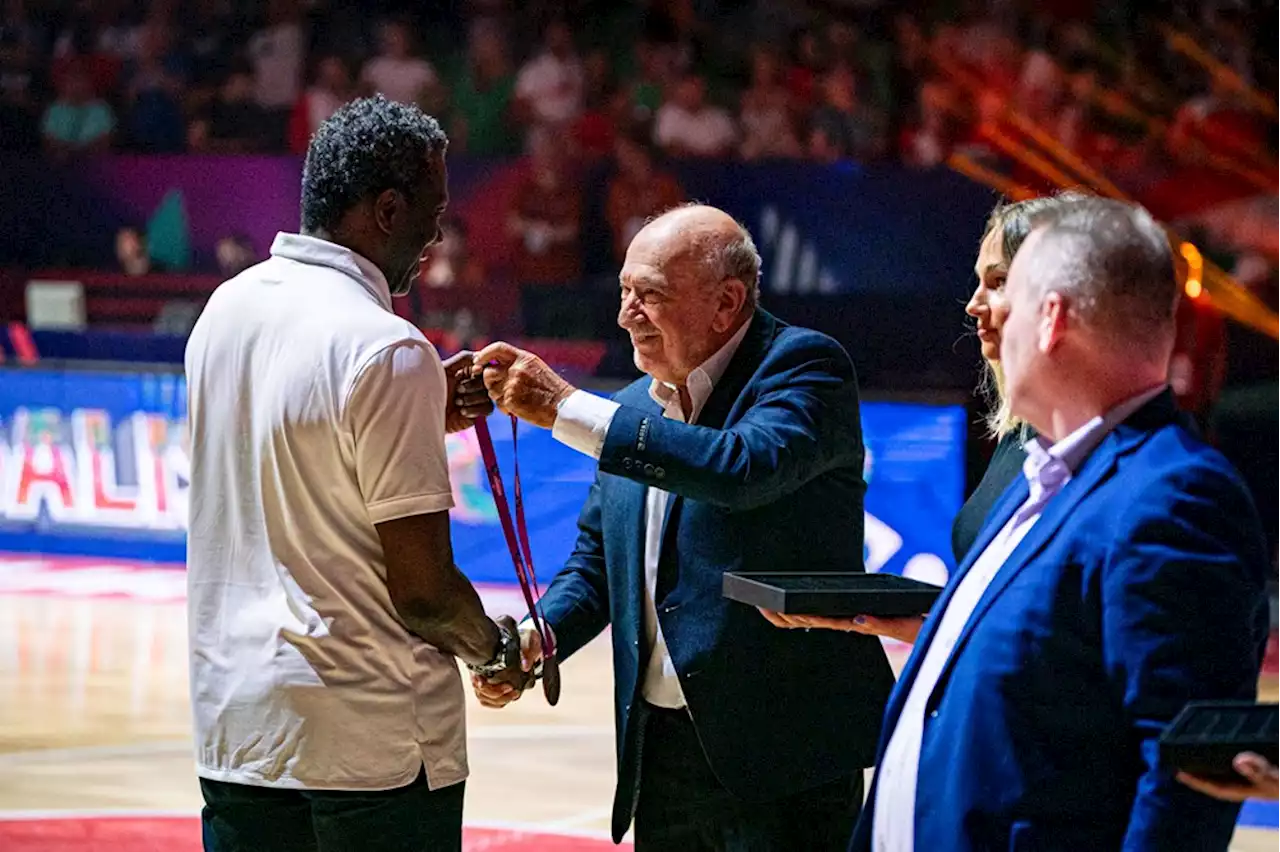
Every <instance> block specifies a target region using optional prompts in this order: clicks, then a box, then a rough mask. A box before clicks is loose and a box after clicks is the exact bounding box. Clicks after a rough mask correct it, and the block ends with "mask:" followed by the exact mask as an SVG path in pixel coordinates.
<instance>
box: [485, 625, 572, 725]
mask: <svg viewBox="0 0 1280 852" xmlns="http://www.w3.org/2000/svg"><path fill="white" fill-rule="evenodd" d="M498 624H500V625H503V626H507V625H511V626H514V625H515V622H514V620H513V619H512V618H511V617H510V616H507V615H504V616H502V617H501V618H499V619H498ZM516 631H518V635H519V639H520V653H519V657H518V659H510V660H506V661H504V662H506V663H507V665H506V666H505V667H504V668H502V669H501V670H500V671H494V672H480V671H477V670H476V669H474V668H472V670H471V688H472V689H474V690H475V692H476V698H478V699H480V704H481V705H483V706H484V707H492V708H495V709H497V708H501V707H506V706H507V705H508V704H510V703H511V702H512V701H516V700H517V699H519V698H520V696H521V695H524V693H525V690H527V689H529V688H530V687H531V686H533V684H534V683H536V682H537V679H538V674H539V665H540V664H541V662H542V638H541V637H540V636H539V635H538V631H537V630H535V629H534V627H533V625H532V624H524V625H521V626H520V627H519V628H516ZM554 638H555V637H552V640H553V641H554Z"/></svg>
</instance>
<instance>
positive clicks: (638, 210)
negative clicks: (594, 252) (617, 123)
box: [605, 134, 684, 263]
mask: <svg viewBox="0 0 1280 852" xmlns="http://www.w3.org/2000/svg"><path fill="white" fill-rule="evenodd" d="M614 157H615V161H616V162H617V166H618V169H617V172H616V173H615V174H614V175H613V177H612V178H610V179H609V185H608V190H607V192H608V198H607V200H606V202H605V218H606V219H607V220H608V221H609V230H610V232H611V233H612V234H613V257H614V259H615V260H616V261H618V263H622V261H623V260H624V259H625V258H626V255H627V246H629V245H631V240H632V238H634V237H635V235H636V234H638V233H639V232H640V229H641V228H643V227H644V225H645V223H646V222H648V221H649V220H650V219H651V218H653V217H654V216H657V215H659V214H660V213H665V212H666V211H668V210H671V209H672V208H674V207H675V206H676V205H678V204H680V203H681V202H682V201H684V190H683V189H681V187H680V184H679V182H678V181H677V180H676V179H675V176H673V175H672V174H670V173H669V172H665V171H658V170H657V169H655V168H654V166H653V154H652V152H651V151H650V150H649V144H648V140H646V139H644V138H642V137H640V136H638V135H626V134H623V135H622V136H619V137H618V140H617V142H616V143H615V145H614Z"/></svg>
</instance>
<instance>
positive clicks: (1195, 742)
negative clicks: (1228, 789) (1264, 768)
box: [1160, 701, 1280, 781]
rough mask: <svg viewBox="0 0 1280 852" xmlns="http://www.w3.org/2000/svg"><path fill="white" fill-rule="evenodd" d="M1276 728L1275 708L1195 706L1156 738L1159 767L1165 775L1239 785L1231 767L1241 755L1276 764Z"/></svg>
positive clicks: (1235, 703)
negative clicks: (1185, 775)
mask: <svg viewBox="0 0 1280 852" xmlns="http://www.w3.org/2000/svg"><path fill="white" fill-rule="evenodd" d="M1278 726H1280V715H1278V714H1277V705H1275V704H1255V703H1253V702H1251V701H1193V702H1191V703H1190V704H1188V705H1187V706H1186V707H1184V708H1182V712H1181V713H1179V714H1178V716H1177V718H1176V719H1174V720H1173V721H1172V722H1171V723H1169V727H1167V728H1165V730H1164V733H1163V734H1161V735H1160V761H1161V763H1163V764H1164V765H1165V766H1166V767H1168V768H1169V769H1175V770H1181V771H1183V772H1189V773H1191V774H1193V775H1202V776H1207V777H1210V778H1222V779H1227V780H1233V781H1238V780H1240V776H1239V775H1238V774H1237V773H1236V771H1235V770H1234V769H1232V768H1231V761H1232V759H1233V758H1234V757H1235V756H1236V755H1237V754H1239V753H1240V752H1242V751H1251V752H1253V753H1254V754H1260V755H1262V756H1263V757H1265V758H1266V759H1267V760H1269V761H1271V762H1272V763H1273V764H1274V763H1277V762H1280V756H1278V755H1277V753H1276V752H1277V739H1278V734H1277V727H1278Z"/></svg>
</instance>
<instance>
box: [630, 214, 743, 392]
mask: <svg viewBox="0 0 1280 852" xmlns="http://www.w3.org/2000/svg"><path fill="white" fill-rule="evenodd" d="M684 239H686V238H685V236H684V235H683V234H682V233H681V232H680V231H679V230H674V231H673V230H671V229H667V228H662V227H655V226H653V225H650V226H648V227H646V228H644V229H643V230H641V231H640V233H639V234H637V235H636V238H635V239H634V240H632V241H631V245H630V247H629V248H628V249H627V257H626V260H625V261H624V263H623V266H622V272H621V274H620V275H619V280H620V282H621V285H622V309H621V310H620V311H619V313H618V325H620V326H622V328H623V329H625V330H626V332H627V334H629V335H630V336H631V346H632V347H633V349H634V358H635V364H636V367H637V368H638V369H640V370H641V371H643V372H645V373H647V374H649V375H650V376H652V377H653V378H655V379H657V380H658V381H660V382H667V383H669V384H673V385H681V384H683V383H684V381H685V379H687V378H688V376H689V374H690V373H691V372H693V371H694V370H695V369H697V368H698V366H700V365H701V364H702V363H703V362H704V361H706V360H707V359H708V358H710V357H711V356H712V355H713V354H715V351H716V349H717V348H718V346H717V343H718V342H719V338H720V336H722V335H723V334H724V332H725V331H726V330H727V329H728V328H729V327H731V325H732V322H733V315H734V314H736V312H737V311H736V309H735V307H734V305H735V304H736V305H737V306H741V304H742V302H741V299H736V300H735V299H734V297H733V296H732V295H730V294H728V293H726V287H728V286H736V287H742V286H743V285H742V284H741V283H740V282H737V281H736V280H728V279H726V280H725V281H715V280H712V279H713V278H714V276H715V273H714V271H713V270H712V268H711V266H710V264H707V263H705V262H704V261H703V260H702V259H700V258H698V257H697V256H696V254H694V253H692V252H688V251H682V249H684V246H683V245H682V241H683V240H684Z"/></svg>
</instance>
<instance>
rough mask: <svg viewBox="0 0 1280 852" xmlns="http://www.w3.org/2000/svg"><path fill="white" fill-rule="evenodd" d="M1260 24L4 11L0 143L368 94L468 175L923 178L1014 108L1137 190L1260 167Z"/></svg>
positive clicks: (189, 4) (1015, 2) (478, 4)
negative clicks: (433, 122) (437, 132)
mask: <svg viewBox="0 0 1280 852" xmlns="http://www.w3.org/2000/svg"><path fill="white" fill-rule="evenodd" d="M1275 21H1276V18H1275V4H1274V3H1251V4H1242V3H1233V2H1225V0H1218V2H1213V0H1205V2H1195V3H1191V2H1184V3H1171V2H1161V0H1156V1H1155V2H1145V3H1144V2H1138V0H1125V2H1119V3H1111V4H1100V3H1095V2H1092V0H1075V2H1072V0H1054V2H1026V0H973V1H972V2H968V0H932V2H916V3H909V4H903V3H890V2H887V0H826V2H803V0H788V1H787V2H779V0H752V2H733V0H642V2H610V0H562V2H546V0H541V2H532V3H515V2H509V0H455V2H451V3H430V4H411V3H408V2H401V3H395V2H382V3H366V4H360V5H359V6H358V7H357V6H350V5H344V4H340V3H338V2H330V0H311V1H310V2H305V0H268V2H265V3H261V2H247V0H43V2H42V0H5V2H4V18H3V24H2V26H0V144H3V145H5V146H6V147H22V146H31V147H34V146H38V145H43V146H44V147H46V148H47V149H49V150H51V151H56V152H69V151H74V150H79V149H92V150H97V149H102V148H108V147H109V148H116V149H123V150H131V151H141V152H175V151H207V152H218V153H246V152H278V151H293V152H295V153H296V152H301V151H303V150H305V146H306V142H307V139H308V137H309V134H310V133H311V131H312V130H314V128H315V127H316V126H317V125H318V124H319V122H321V121H323V120H324V118H325V117H326V116H328V115H330V114H331V113H332V112H333V111H334V110H335V109H337V107H338V106H340V105H341V104H342V103H344V102H346V101H347V100H348V99H350V98H351V97H353V96H356V95H359V94H366V93H371V92H381V93H383V94H384V95H386V96H387V97H388V98H393V99H398V100H405V101H416V102H418V103H419V104H420V105H422V106H423V107H424V108H426V109H427V110H428V111H429V112H431V113H433V114H436V115H438V116H441V117H442V118H443V119H444V121H445V124H446V126H447V129H448V130H449V132H450V135H451V138H452V140H453V141H452V146H451V147H452V150H454V151H455V152H457V151H465V152H467V153H469V154H473V155H480V156H493V155H508V154H513V153H518V152H520V151H522V150H524V149H525V148H526V146H527V144H528V142H529V139H530V134H531V133H532V132H533V131H534V130H536V129H538V128H543V129H547V130H549V131H550V132H551V133H553V134H554V135H555V136H556V144H557V145H558V146H560V147H562V148H565V149H566V150H568V151H570V152H576V153H577V154H578V155H580V156H583V157H592V156H600V155H604V154H606V153H609V152H611V151H612V147H613V143H614V140H615V139H616V138H617V137H618V136H620V135H625V136H628V137H631V138H636V137H643V138H645V139H646V140H647V141H649V142H651V143H653V144H654V145H656V146H657V147H658V148H659V149H661V150H662V151H663V152H665V153H666V154H669V155H672V156H680V157H718V158H723V157H740V158H743V159H748V160H749V159H758V158H808V159H812V160H817V161H820V162H833V161H836V160H840V159H844V158H852V159H855V160H859V161H864V162H865V161H875V160H882V159H889V160H900V161H902V162H905V163H909V164H913V165H920V166H930V165H934V164H937V163H941V162H943V161H945V160H947V159H948V157H949V156H951V155H952V154H954V153H956V152H957V151H959V152H961V153H962V154H963V155H964V156H966V157H978V158H983V157H996V155H999V154H1001V150H1000V147H999V145H998V144H993V141H992V139H991V138H990V137H991V134H990V132H989V131H990V130H991V126H992V120H993V119H995V118H997V117H998V116H999V115H1000V113H1001V112H1002V111H1003V110H1013V111H1015V112H1016V113H1017V115H1019V116H1021V117H1025V118H1026V119H1027V120H1029V121H1031V122H1033V123H1034V124H1035V126H1036V127H1038V128H1041V129H1042V130H1043V131H1044V132H1046V133H1048V134H1049V135H1050V136H1051V137H1052V138H1054V139H1056V140H1058V141H1059V142H1060V143H1061V144H1062V145H1064V146H1066V147H1067V148H1068V149H1070V150H1072V151H1075V152H1078V153H1080V154H1081V155H1082V156H1085V157H1087V158H1089V159H1090V161H1091V162H1095V163H1099V164H1101V165H1103V166H1104V167H1109V168H1114V169H1115V170H1116V171H1118V172H1119V173H1120V174H1122V175H1125V174H1132V175H1136V176H1137V177H1135V178H1134V179H1135V180H1140V179H1141V177H1140V176H1141V174H1142V172H1143V171H1144V170H1147V171H1150V170H1152V169H1159V168H1160V167H1161V166H1162V165H1164V164H1166V161H1170V160H1173V161H1176V160H1179V159H1185V158H1188V157H1193V156H1200V157H1205V156H1213V155H1218V156H1222V157H1226V158H1233V159H1235V160H1248V159H1249V158H1250V157H1252V156H1254V155H1258V154H1271V155H1272V156H1274V144H1275V134H1274V124H1273V122H1270V121H1268V120H1267V119H1268V116H1266V115H1264V114H1261V113H1259V111H1258V109H1257V104H1256V103H1255V102H1254V100H1252V99H1251V98H1252V96H1253V94H1254V93H1256V87H1258V86H1260V85H1261V86H1264V87H1265V86H1271V85H1272V84H1274V81H1275V78H1276V65H1275V55H1276V40H1275V38H1274V33H1275ZM1170 27H1172V29H1169V28H1170ZM1180 38H1181V39H1186V40H1188V41H1189V43H1190V44H1189V46H1188V44H1185V43H1183V42H1180V41H1178V39H1180ZM1196 49H1200V50H1203V51H1206V52H1207V54H1208V56H1209V58H1210V59H1211V60H1212V61H1213V62H1214V63H1216V64H1215V66H1214V69H1216V70H1209V71H1207V70H1206V68H1205V66H1204V65H1203V63H1200V62H1198V61H1192V59H1191V58H1189V57H1190V56H1191V54H1190V53H1189V52H1188V51H1190V50H1196ZM1269 118H1270V119H1272V120H1273V119H1274V114H1272V115H1271V116H1270V117H1269ZM1202 148H1203V150H1202Z"/></svg>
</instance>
